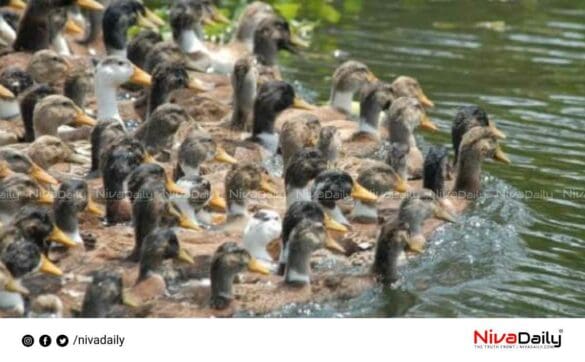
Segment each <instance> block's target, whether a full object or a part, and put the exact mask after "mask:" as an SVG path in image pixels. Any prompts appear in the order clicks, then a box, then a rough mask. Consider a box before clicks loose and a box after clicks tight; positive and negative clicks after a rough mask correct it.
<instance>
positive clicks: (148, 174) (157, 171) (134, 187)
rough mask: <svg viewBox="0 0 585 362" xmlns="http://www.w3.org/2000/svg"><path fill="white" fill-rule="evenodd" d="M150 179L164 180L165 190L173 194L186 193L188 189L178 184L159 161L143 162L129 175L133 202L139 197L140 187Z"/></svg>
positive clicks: (129, 194)
mask: <svg viewBox="0 0 585 362" xmlns="http://www.w3.org/2000/svg"><path fill="white" fill-rule="evenodd" d="M150 180H156V181H159V182H164V185H165V190H166V191H167V192H168V193H171V194H178V195H185V194H187V190H185V189H183V188H181V187H180V186H179V185H177V184H176V183H175V182H174V181H173V179H172V178H171V177H169V176H168V175H167V173H166V172H165V169H164V168H163V167H162V166H161V165H160V164H158V163H143V164H141V165H139V166H138V167H136V168H135V169H134V170H133V171H132V172H131V173H130V174H129V175H128V177H127V180H126V188H127V189H128V198H129V199H130V201H131V202H134V200H135V199H136V198H137V197H139V193H140V188H141V187H142V186H143V185H144V184H145V183H146V182H147V181H150Z"/></svg>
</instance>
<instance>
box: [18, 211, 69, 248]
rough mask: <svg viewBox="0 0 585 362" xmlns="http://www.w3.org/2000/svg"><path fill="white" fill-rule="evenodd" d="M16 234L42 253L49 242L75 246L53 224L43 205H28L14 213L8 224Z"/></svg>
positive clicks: (48, 245) (67, 236) (67, 246)
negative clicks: (31, 243) (33, 244)
mask: <svg viewBox="0 0 585 362" xmlns="http://www.w3.org/2000/svg"><path fill="white" fill-rule="evenodd" d="M10 226H11V227H12V228H14V230H15V231H16V232H17V234H18V235H19V236H20V237H21V238H23V239H24V240H27V241H31V242H33V243H35V245H37V246H38V247H39V248H40V249H41V252H42V253H43V254H46V253H48V251H49V247H50V245H51V242H55V243H57V244H60V245H63V246H65V247H66V248H71V247H75V246H76V244H75V242H74V241H73V239H72V238H71V237H70V236H69V235H67V234H66V233H64V232H63V230H61V228H60V227H59V226H58V225H56V224H53V219H52V217H51V215H50V213H49V210H47V209H46V208H43V207H38V206H33V205H29V206H26V207H24V208H22V209H21V210H19V211H18V213H17V214H16V215H15V217H14V220H13V221H12V223H11V224H10Z"/></svg>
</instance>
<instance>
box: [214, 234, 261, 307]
mask: <svg viewBox="0 0 585 362" xmlns="http://www.w3.org/2000/svg"><path fill="white" fill-rule="evenodd" d="M246 269H247V270H249V271H251V272H257V273H260V274H264V275H268V274H270V270H269V269H268V268H266V267H265V266H264V265H263V264H261V263H259V262H258V261H257V260H256V259H255V258H253V257H252V256H251V255H250V253H248V251H246V249H244V248H243V247H241V246H240V245H238V244H237V243H236V242H233V241H228V242H225V243H223V244H222V245H220V246H219V247H218V248H217V250H216V251H215V253H214V254H213V257H212V259H211V268H210V279H211V296H210V299H209V307H210V308H212V309H216V310H223V309H226V308H228V307H229V306H230V305H231V303H232V301H233V299H234V293H233V283H234V279H235V277H236V275H237V274H238V273H241V272H243V271H245V270H246Z"/></svg>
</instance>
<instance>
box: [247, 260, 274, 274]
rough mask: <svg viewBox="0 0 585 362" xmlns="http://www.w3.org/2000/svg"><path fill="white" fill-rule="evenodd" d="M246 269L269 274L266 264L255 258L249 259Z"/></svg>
mask: <svg viewBox="0 0 585 362" xmlns="http://www.w3.org/2000/svg"><path fill="white" fill-rule="evenodd" d="M248 270H249V271H251V272H254V273H259V274H263V275H270V269H268V268H267V267H266V265H264V264H262V263H261V262H260V261H258V259H256V258H252V259H250V262H249V263H248Z"/></svg>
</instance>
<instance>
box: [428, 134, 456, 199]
mask: <svg viewBox="0 0 585 362" xmlns="http://www.w3.org/2000/svg"><path fill="white" fill-rule="evenodd" d="M452 173H453V168H452V165H451V163H450V162H449V150H447V148H446V147H442V146H436V145H433V146H431V147H430V148H429V151H428V152H427V154H426V155H425V162H424V167H423V188H425V189H428V190H431V191H433V192H434V193H435V195H437V197H439V198H440V199H441V200H444V202H448V198H447V197H446V196H447V189H446V182H447V180H451V179H452V177H453V175H452Z"/></svg>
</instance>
